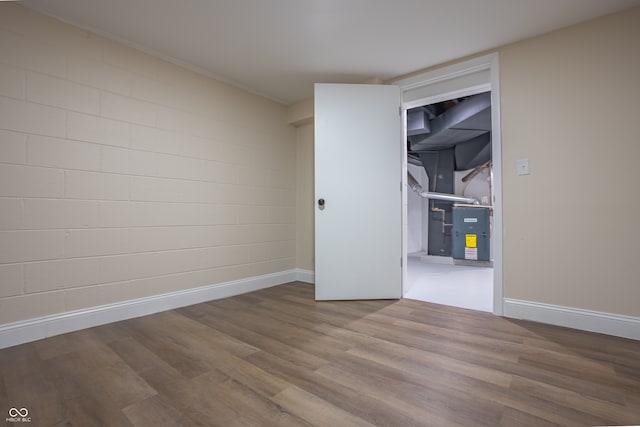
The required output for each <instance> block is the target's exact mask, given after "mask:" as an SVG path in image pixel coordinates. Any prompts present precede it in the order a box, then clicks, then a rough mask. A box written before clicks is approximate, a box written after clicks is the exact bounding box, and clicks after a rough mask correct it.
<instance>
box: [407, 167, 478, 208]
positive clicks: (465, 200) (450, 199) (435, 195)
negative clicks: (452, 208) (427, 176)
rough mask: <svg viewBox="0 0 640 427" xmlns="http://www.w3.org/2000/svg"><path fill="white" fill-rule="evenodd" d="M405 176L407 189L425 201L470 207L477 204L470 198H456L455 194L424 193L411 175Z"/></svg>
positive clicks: (408, 173)
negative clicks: (464, 204) (466, 204)
mask: <svg viewBox="0 0 640 427" xmlns="http://www.w3.org/2000/svg"><path fill="white" fill-rule="evenodd" d="M407 175H408V176H407V177H408V180H407V183H408V184H409V187H411V189H412V190H413V191H415V192H416V193H418V195H419V196H420V197H424V198H425V199H432V200H442V201H445V202H454V203H456V202H457V203H468V204H470V205H477V204H479V203H478V201H477V200H476V199H472V198H470V197H461V196H456V195H455V194H444V193H431V192H426V191H424V190H423V189H422V186H421V185H420V184H419V183H418V181H417V180H416V179H415V178H414V177H413V175H411V172H407Z"/></svg>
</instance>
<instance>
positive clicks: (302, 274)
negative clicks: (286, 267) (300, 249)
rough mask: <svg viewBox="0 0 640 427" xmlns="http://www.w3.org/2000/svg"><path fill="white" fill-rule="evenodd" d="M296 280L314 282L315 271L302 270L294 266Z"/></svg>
mask: <svg viewBox="0 0 640 427" xmlns="http://www.w3.org/2000/svg"><path fill="white" fill-rule="evenodd" d="M294 271H295V272H296V280H297V281H298V282H305V283H311V284H314V283H316V273H315V272H314V271H312V270H303V269H302V268H296V269H295V270H294Z"/></svg>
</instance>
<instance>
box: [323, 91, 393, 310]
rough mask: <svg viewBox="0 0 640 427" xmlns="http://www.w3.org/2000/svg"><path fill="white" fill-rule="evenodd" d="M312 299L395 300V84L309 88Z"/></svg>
mask: <svg viewBox="0 0 640 427" xmlns="http://www.w3.org/2000/svg"><path fill="white" fill-rule="evenodd" d="M314 115H315V142H314V144H315V196H316V200H315V203H316V206H315V249H316V253H315V258H316V275H315V288H316V299H317V300H346V299H387V298H400V297H401V293H402V291H401V288H402V283H401V281H402V266H401V262H402V202H401V200H402V199H401V195H402V191H401V182H402V176H401V170H402V143H401V140H402V128H401V120H400V89H399V88H398V87H397V86H383V85H342V84H316V86H315V112H314Z"/></svg>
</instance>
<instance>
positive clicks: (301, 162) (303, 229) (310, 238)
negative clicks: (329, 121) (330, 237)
mask: <svg viewBox="0 0 640 427" xmlns="http://www.w3.org/2000/svg"><path fill="white" fill-rule="evenodd" d="M305 123H307V124H304V125H302V126H300V127H298V128H297V129H296V150H297V161H296V164H297V169H298V178H297V183H298V188H297V191H298V199H297V203H296V230H297V231H296V267H297V268H300V269H303V270H311V271H313V270H315V240H314V234H315V223H314V218H315V196H314V194H315V193H314V191H315V190H314V170H313V122H311V123H308V120H307V121H306V122H305Z"/></svg>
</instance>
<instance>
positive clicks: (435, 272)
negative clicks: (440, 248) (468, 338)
mask: <svg viewBox="0 0 640 427" xmlns="http://www.w3.org/2000/svg"><path fill="white" fill-rule="evenodd" d="M424 255H425V254H424V253H421V252H416V253H410V254H408V256H407V286H406V287H405V294H404V297H405V298H409V299H415V300H420V301H428V302H433V303H437V304H444V305H450V306H454V307H462V308H470V309H473V310H480V311H488V312H493V268H491V267H469V266H463V265H454V264H453V263H449V262H445V261H449V260H451V259H450V258H449V259H446V258H443V260H442V263H441V262H437V263H436V262H430V261H428V260H426V257H424Z"/></svg>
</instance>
